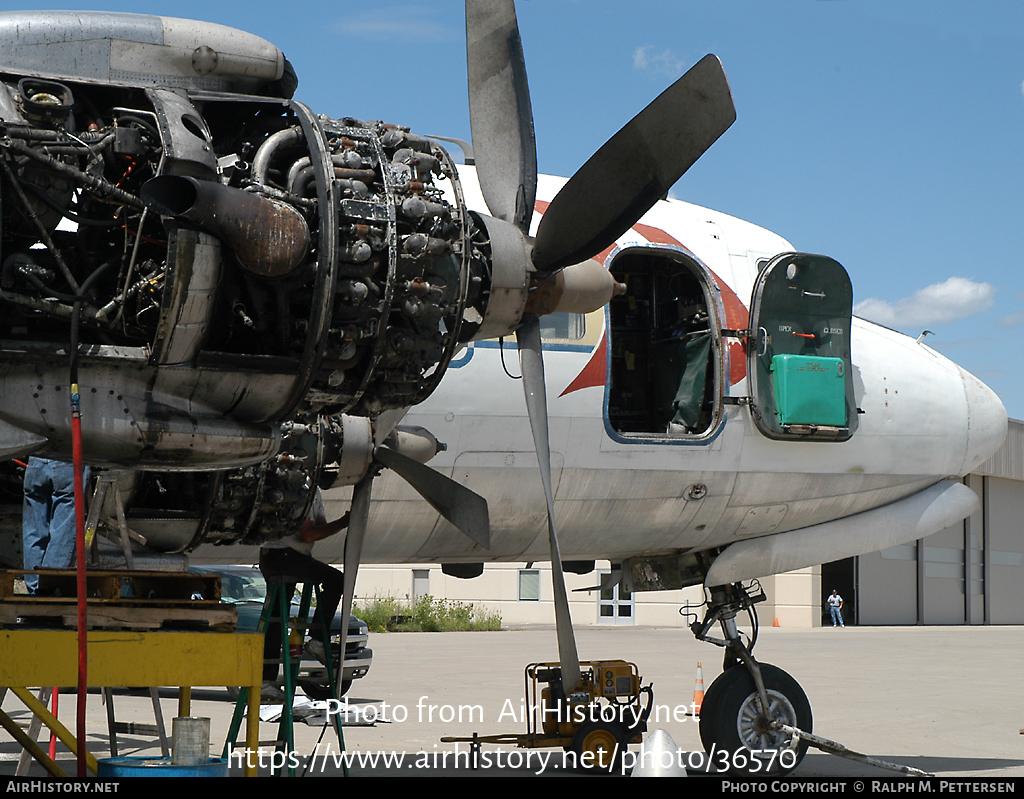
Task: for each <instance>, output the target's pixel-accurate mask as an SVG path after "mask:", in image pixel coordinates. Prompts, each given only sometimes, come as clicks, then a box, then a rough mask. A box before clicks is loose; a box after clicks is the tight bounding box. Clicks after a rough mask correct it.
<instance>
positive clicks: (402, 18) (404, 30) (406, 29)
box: [335, 4, 464, 42]
mask: <svg viewBox="0 0 1024 799" xmlns="http://www.w3.org/2000/svg"><path fill="white" fill-rule="evenodd" d="M430 11H431V9H430V7H429V6H428V5H426V4H424V5H422V6H415V5H411V6H400V7H397V8H388V9H380V10H373V11H364V12H363V13H361V14H358V15H356V16H353V17H346V18H345V19H341V20H339V21H338V22H337V23H335V28H336V29H337V30H338V31H339V32H340V33H347V34H351V35H353V36H359V37H361V38H363V39H370V40H372V41H419V42H448V41H455V40H459V39H461V38H462V37H463V36H464V33H463V32H462V31H461V30H455V29H453V28H449V27H446V26H445V25H442V24H440V23H438V22H436V21H435V20H434V18H433V15H432V14H431V13H430Z"/></svg>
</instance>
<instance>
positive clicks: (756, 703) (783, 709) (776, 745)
mask: <svg viewBox="0 0 1024 799" xmlns="http://www.w3.org/2000/svg"><path fill="white" fill-rule="evenodd" d="M776 721H778V722H781V723H782V724H787V725H789V726H791V727H796V726H799V725H798V724H797V717H796V710H795V708H794V707H793V705H792V703H791V702H790V701H789V700H788V699H787V698H786V697H785V696H784V695H783V694H781V693H779V692H778V691H774V690H771V689H769V690H768V715H765V714H764V712H763V711H762V708H761V700H760V698H759V697H758V695H757V691H754V692H753V693H751V694H750V696H748V697H747V698H746V699H745V700H744V702H743V704H742V705H740V709H739V712H738V713H737V714H736V732H737V733H738V734H739V737H740V740H741V741H742V742H743V744H744V745H745V746H746V747H747V748H748V749H751V750H757V749H781V748H784V747H785V746H786V745H787V744H788V742H789V739H788V736H787V735H786V734H785V733H783V732H781V731H780V730H776V729H773V728H772V726H771V725H772V723H773V722H776Z"/></svg>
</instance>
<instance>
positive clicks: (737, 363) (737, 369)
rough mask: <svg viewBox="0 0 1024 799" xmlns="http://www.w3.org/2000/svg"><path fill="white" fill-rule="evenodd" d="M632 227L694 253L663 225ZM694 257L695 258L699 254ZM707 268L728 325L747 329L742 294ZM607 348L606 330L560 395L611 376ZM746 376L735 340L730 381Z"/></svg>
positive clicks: (541, 204) (601, 257)
mask: <svg viewBox="0 0 1024 799" xmlns="http://www.w3.org/2000/svg"><path fill="white" fill-rule="evenodd" d="M549 205H550V203H548V202H545V201H544V200H537V201H536V203H535V204H534V207H535V208H536V210H537V211H539V212H540V213H541V214H543V213H544V212H545V211H546V210H547V209H548V206H549ZM633 230H635V231H636V232H637V233H639V234H640V235H641V236H643V237H644V238H645V239H647V240H648V241H649V242H651V243H652V244H670V245H672V246H674V247H679V248H681V249H683V250H685V251H686V252H687V253H689V254H690V255H693V252H691V250H690V249H689V248H688V247H687V246H686V245H685V244H683V243H682V242H681V241H679V240H677V239H676V238H675V237H674V236H671V235H669V234H668V233H666V232H665V231H664V230H662V229H661V228H656V227H651V226H650V225H642V224H640V223H639V222H638V223H636V224H635V225H633ZM616 246H617V245H615V244H613V245H612V246H610V247H606V248H605V249H604V250H603V251H602V252H601V253H599V254H598V255H595V256H594V260H595V261H597V262H598V263H602V264H603V263H604V262H605V261H606V260H607V259H608V256H609V255H610V254H611V252H612V250H614V249H615V247H616ZM693 257H694V258H696V256H693ZM708 272H709V273H710V274H711V277H712V278H713V279H714V281H715V285H717V286H718V289H719V291H720V292H721V294H722V307H723V308H724V309H725V322H726V325H727V326H728V327H729V328H731V329H733V330H745V329H746V327H747V322H748V320H749V318H750V313H749V311H748V310H747V307H746V306H745V305H744V304H743V303H742V302H741V301H740V298H739V297H738V296H736V292H735V291H733V290H732V288H731V287H730V286H729V284H728V283H726V282H725V281H724V280H722V279H721V278H720V277H719V276H718V275H716V274H715V273H714V272H712V271H711V270H710V269H708ZM607 351H608V338H607V333H604V334H602V336H601V341H600V342H599V343H598V345H597V349H595V350H594V352H593V354H592V355H591V356H590V360H589V361H587V365H586V366H584V367H583V370H582V371H581V372H580V373H579V374H578V375H576V378H575V379H574V380H573V381H572V382H571V383H570V384H569V385H568V386H566V387H565V391H563V392H562V393H561V394H559V396H560V397H564V396H565V395H566V394H571V393H572V392H573V391H579V390H580V389H583V388H594V387H597V386H603V385H604V384H605V381H606V380H607V378H608V352H607ZM746 376H747V355H746V352H745V351H744V349H743V345H742V344H740V343H738V342H733V343H732V344H730V345H729V383H730V385H735V384H736V383H739V382H740V381H741V380H742V379H743V378H745V377H746Z"/></svg>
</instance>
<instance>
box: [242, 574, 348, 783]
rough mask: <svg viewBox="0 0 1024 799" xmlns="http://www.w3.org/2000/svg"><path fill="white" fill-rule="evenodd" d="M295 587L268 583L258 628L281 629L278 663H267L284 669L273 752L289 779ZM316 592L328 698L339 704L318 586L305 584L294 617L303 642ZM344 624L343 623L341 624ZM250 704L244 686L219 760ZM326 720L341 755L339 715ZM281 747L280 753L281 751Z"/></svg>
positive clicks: (278, 581)
mask: <svg viewBox="0 0 1024 799" xmlns="http://www.w3.org/2000/svg"><path fill="white" fill-rule="evenodd" d="M293 586H294V582H290V581H287V580H286V579H283V578H274V579H271V580H268V581H267V597H266V599H265V600H264V601H263V611H262V612H261V613H260V621H259V626H258V627H257V632H258V633H260V634H261V635H264V636H265V635H266V632H267V628H268V627H269V626H270V624H271V622H272V621H275V618H274V617H275V616H276V620H277V621H279V622H280V625H281V635H280V639H281V651H280V653H279V655H280V659H278V658H276V657H275V658H272V659H271V658H268V659H267V660H266V661H265V662H266V663H280V664H281V665H282V666H283V668H284V706H283V707H282V709H281V722H280V725H279V727H278V734H277V741H275V747H274V751H275V752H279V751H283V752H284V758H285V760H284V762H285V763H287V764H288V769H287V773H288V776H289V777H294V776H295V767H294V765H292V764H291V763H292V758H291V757H290V755H291V753H292V752H294V750H295V727H294V719H293V714H292V705H293V704H294V701H295V676H296V674H297V673H298V669H299V658H292V657H291V652H290V649H289V644H288V625H287V623H286V620H287V619H288V618H289V610H290V607H289V605H290V601H291V594H292V590H287V589H289V588H291V587H293ZM314 590H315V591H316V598H317V606H316V612H317V613H318V614H319V616H320V631H321V634H322V635H323V645H324V652H326V654H327V663H326V666H327V676H328V679H329V680H330V686H331V696H332V697H333V698H334V699H335V700H338V683H337V677H336V673H335V667H334V662H333V661H334V658H333V656H332V653H331V634H330V622H329V620H327V619H325V618H324V615H323V609H322V608H321V605H320V586H318V585H315V584H313V583H305V584H304V587H303V590H302V600H301V602H300V603H299V613H298V615H297V616H296V617H295V619H296V623H297V625H298V626H299V628H300V632H302V633H303V639H305V631H306V629H307V628H308V627H309V610H310V604H311V599H312V596H313V591H314ZM345 622H347V620H343V623H345ZM300 657H301V654H300ZM341 658H342V662H344V658H345V653H344V652H342V653H341ZM248 701H249V689H248V687H245V686H243V687H242V688H241V689H240V690H239V692H238V699H237V700H235V712H234V715H233V716H232V718H231V727H230V728H229V730H228V737H227V740H226V741H225V742H224V752H223V754H222V757H225V758H227V757H229V756H230V753H231V749H232V748H233V747H234V746H235V744H236V742H237V741H238V732H239V730H240V729H241V726H242V718H243V717H244V716H245V709H246V706H247V704H248ZM328 716H329V717H330V718H331V719H332V720H333V724H334V730H335V732H336V733H337V735H338V746H340V747H341V751H342V752H344V751H345V736H344V735H343V733H342V731H341V719H340V718H339V717H338V716H339V714H338V713H330V714H328ZM282 747H283V749H282ZM342 768H343V770H344V774H345V776H346V777H347V776H349V772H348V763H347V762H345V761H344V760H343V761H342ZM284 771H285V770H284V769H281V771H280V773H281V774H282V775H283V774H284ZM273 774H274V767H273V764H272V765H271V775H273Z"/></svg>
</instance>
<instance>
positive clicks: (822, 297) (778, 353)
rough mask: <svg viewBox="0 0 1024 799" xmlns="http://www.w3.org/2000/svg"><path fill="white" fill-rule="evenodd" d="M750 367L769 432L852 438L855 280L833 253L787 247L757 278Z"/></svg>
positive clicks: (754, 397) (756, 409) (756, 412)
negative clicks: (815, 253) (812, 253)
mask: <svg viewBox="0 0 1024 799" xmlns="http://www.w3.org/2000/svg"><path fill="white" fill-rule="evenodd" d="M750 308H751V312H750V331H751V332H750V339H749V346H748V355H747V357H748V363H747V370H748V374H749V375H750V380H751V411H752V415H753V417H754V421H755V422H756V424H757V426H758V429H759V430H760V431H761V432H762V433H763V434H764V435H766V436H768V437H769V438H774V439H785V440H820V441H846V440H847V439H849V438H850V437H851V436H852V435H853V433H854V431H855V430H856V425H857V407H856V404H855V401H854V396H853V375H852V363H851V360H850V323H851V320H852V316H853V287H852V285H851V284H850V277H849V275H847V273H846V270H845V269H844V268H843V267H842V266H841V265H840V264H839V263H838V262H837V261H835V260H833V259H832V258H828V257H826V256H823V255H807V254H804V253H783V254H782V255H778V256H776V257H775V258H773V259H772V260H771V261H770V262H769V263H768V265H767V266H766V267H765V269H764V270H763V271H762V272H761V273H760V275H758V279H757V281H756V282H755V284H754V293H753V298H752V299H751V306H750Z"/></svg>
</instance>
